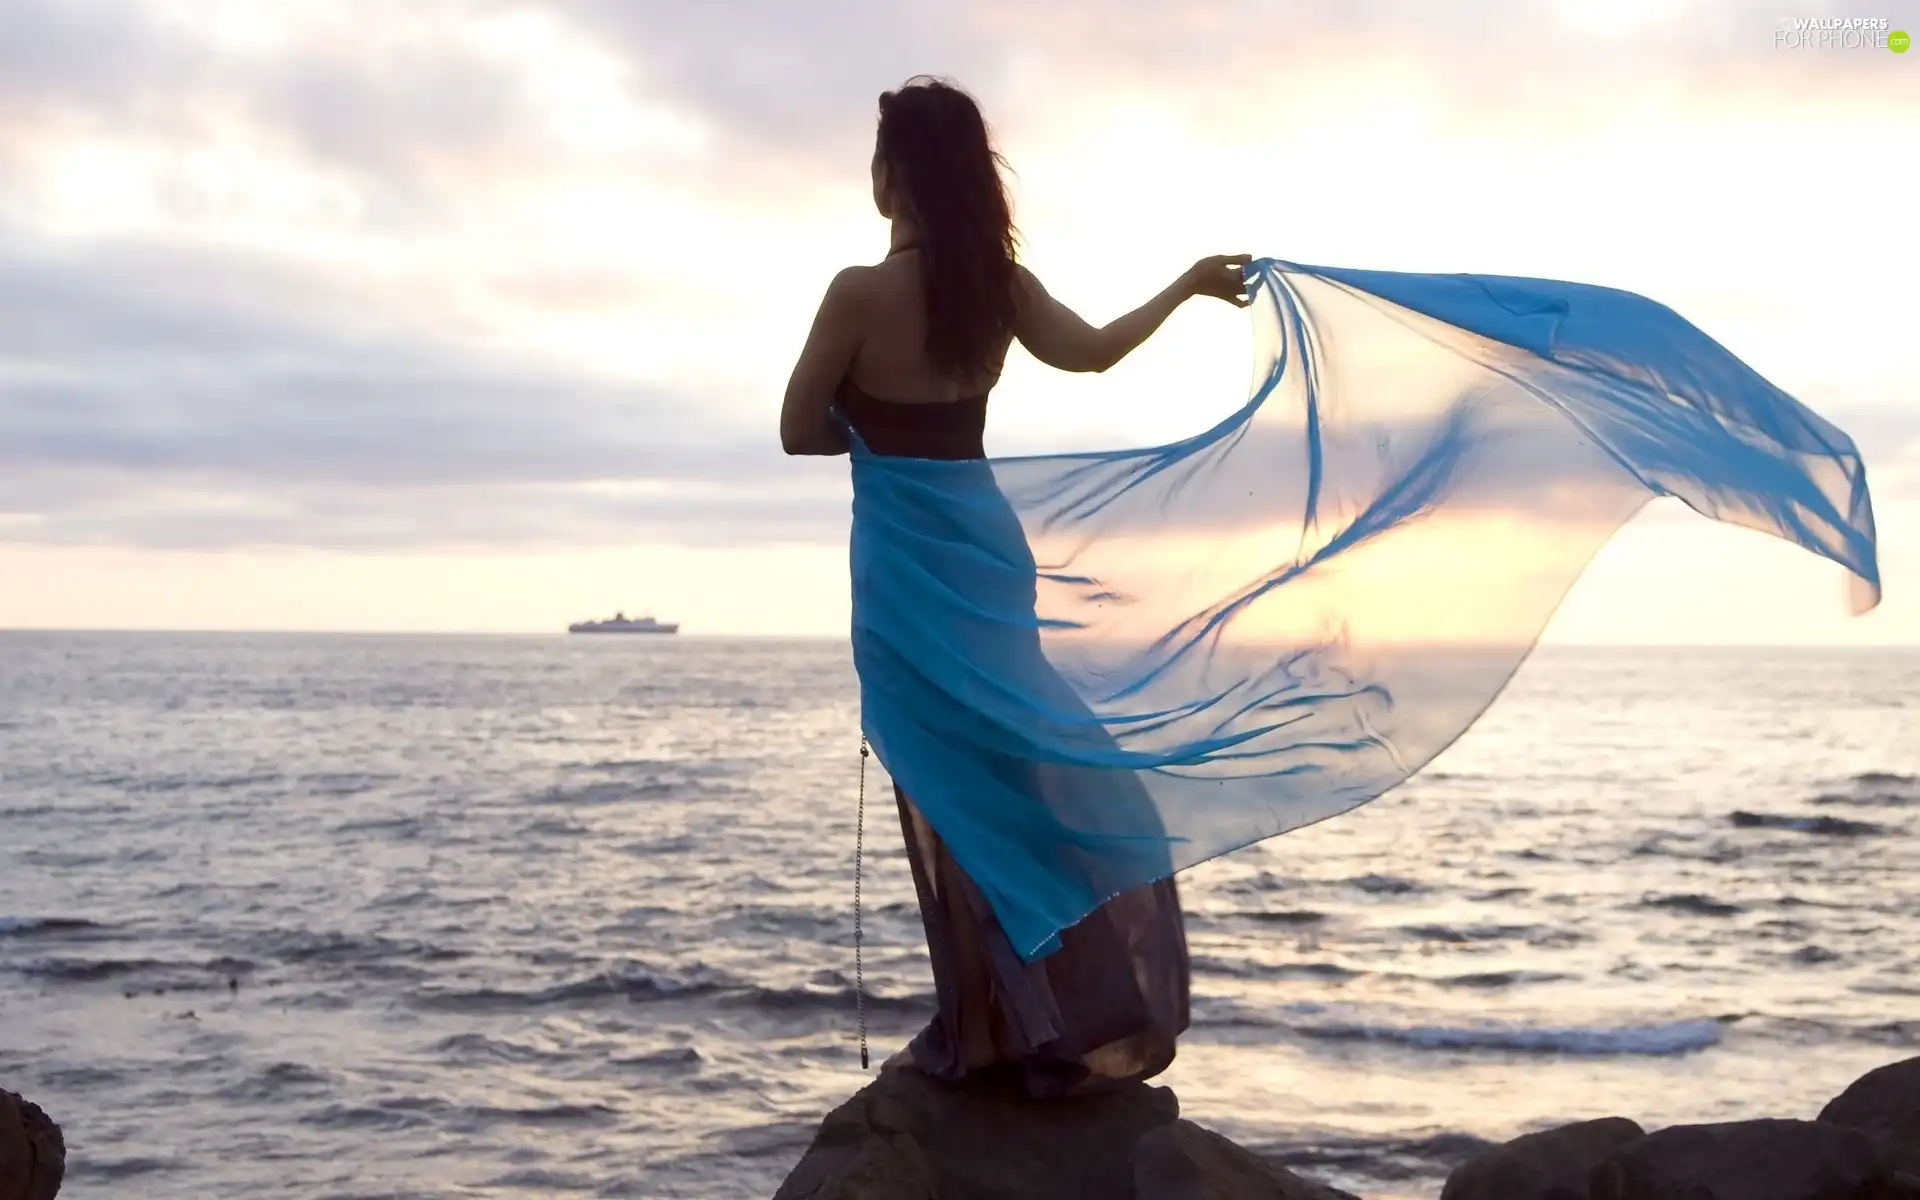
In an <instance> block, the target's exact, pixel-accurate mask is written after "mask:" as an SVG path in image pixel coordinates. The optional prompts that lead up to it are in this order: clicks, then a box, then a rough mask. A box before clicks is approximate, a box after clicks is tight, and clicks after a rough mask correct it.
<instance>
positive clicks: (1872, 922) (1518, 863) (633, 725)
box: [0, 632, 1920, 1200]
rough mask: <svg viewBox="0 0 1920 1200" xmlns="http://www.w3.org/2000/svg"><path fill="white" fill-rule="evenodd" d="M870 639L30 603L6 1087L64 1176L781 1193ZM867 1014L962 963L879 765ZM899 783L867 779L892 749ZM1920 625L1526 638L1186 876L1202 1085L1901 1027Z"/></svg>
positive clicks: (1433, 1185) (1788, 1050)
mask: <svg viewBox="0 0 1920 1200" xmlns="http://www.w3.org/2000/svg"><path fill="white" fill-rule="evenodd" d="M856 710H857V705H856V696H855V682H854V676H853V671H852V666H851V662H850V656H849V650H848V647H847V645H846V644H845V643H844V642H836V641H791V642H785V641H771V640H721V639H706V638H700V637H692V636H682V637H650V638H648V637H636V638H567V637H565V636H556V637H543V636H523V637H512V636H497V637H480V636H471V637H470V636H399V635H394V636H360V635H292V634H289V635H241V634H132V633H124V634H81V633H33V632H16V633H6V634H0V1087H4V1088H8V1089H12V1090H15V1091H18V1092H22V1093H24V1094H25V1095H26V1096H28V1097H29V1098H31V1099H33V1100H35V1101H37V1102H39V1103H40V1104H41V1105H42V1106H44V1107H45V1108H46V1109H47V1110H48V1111H49V1113H50V1114H51V1115H52V1116H53V1117H54V1118H55V1119H56V1120H58V1121H59V1122H60V1124H61V1126H62V1127H63V1128H64V1130H65V1135H66V1142H67V1147H68V1174H67V1180H68V1182H67V1189H68V1191H67V1193H66V1194H71V1195H73V1196H76V1197H141V1198H143V1200H187V1198H192V1200H207V1198H210V1197H211V1198H215V1200H222V1198H226V1197H236V1198H237V1197H260V1196H295V1197H315V1198H319V1197H331V1198H339V1200H345V1198H347V1197H359V1198H367V1200H372V1198H376V1197H380V1198H393V1200H398V1198H402V1197H406V1198H414V1197H421V1198H424V1197H466V1196H515V1197H581V1196H590V1197H663V1198H665V1197H689V1198H691V1197H700V1198H707V1200H727V1198H731V1197H763V1198H764V1197H768V1196H771V1195H772V1193H773V1191H774V1190H775V1188H776V1187H777V1186H778V1184H779V1182H780V1180H781V1179H782V1178H783V1176H784V1175H785V1174H786V1172H787V1171H788V1170H789V1169H791V1168H792V1166H793V1165H794V1163H795V1162H796V1161H797V1160H798V1159H799V1158H800V1156H801V1154H802V1153H803V1151H804V1150H805V1149H806V1146H807V1144H808V1141H809V1139H810V1138H811V1136H812V1133H813V1130H814V1127H815V1124H816V1123H817V1121H818V1120H819V1118H820V1117H821V1115H822V1114H823V1113H825V1112H826V1111H827V1110H828V1109H830V1108H832V1107H833V1106H834V1105H836V1104H838V1103H839V1102H841V1101H842V1100H844V1099H845V1098H846V1097H847V1096H848V1095H850V1094H851V1093H852V1092H853V1091H855V1090H856V1089H857V1088H859V1087H860V1086H861V1085H862V1084H863V1083H865V1082H866V1081H867V1080H868V1078H869V1076H868V1075H867V1074H863V1072H862V1071H861V1069H860V1065H859V1060H858V1049H857V1042H856V1011H855V991H854V976H855V956H854V910H853V890H854V847H855V838H856V829H855V824H856V815H857V805H858V791H857V789H858V787H859V766H860V758H859V752H858V747H859V737H858V725H857V719H856V716H857V712H856ZM866 787H867V795H868V798H869V801H870V803H869V805H868V809H867V814H866V824H865V834H864V837H865V844H866V847H867V855H866V867H865V877H864V881H863V887H864V897H863V899H864V904H865V911H864V928H865V948H864V971H865V979H866V987H867V992H868V1001H867V1009H868V1018H869V1025H870V1036H871V1038H872V1042H873V1061H874V1063H875V1065H876V1066H877V1065H878V1063H879V1062H880V1060H881V1059H882V1058H884V1057H885V1056H886V1055H887V1054H889V1053H891V1052H892V1051H893V1050H895V1049H897V1048H898V1047H899V1046H900V1045H901V1044H903V1043H904V1042H905V1041H906V1040H907V1039H908V1038H909V1037H911V1036H912V1034H913V1033H914V1032H915V1031H916V1030H917V1029H918V1028H919V1027H920V1025H921V1024H923V1023H924V1022H925V1020H926V1018H927V1016H928V1014H929V1011H930V1007H931V1002H932V998H931V990H932V982H931V977H930V974H929V970H928V965H927V958H926V952H925V948H924V941H923V936H922V933H921V931H920V927H919V921H918V913H917V909H916V908H915V906H914V902H913V892H912V883H911V880H910V878H909V876H908V872H907V864H906V859H905V855H904V852H903V849H902V846H901V841H900V834H899V825H898V823H897V820H896V819H895V817H894V814H893V812H892V809H891V805H890V804H889V803H887V802H885V797H887V796H888V789H887V784H886V780H885V776H884V774H883V773H882V772H881V771H880V770H879V768H878V767H874V768H872V769H871V770H870V772H869V775H868V777H867V782H866ZM876 796H878V797H881V798H882V799H880V800H875V797H876ZM1917 821H1920V652H1915V651H1911V650H1898V651H1894V650H1879V651H1873V650H1764V651H1746V650H1671V649H1654V650H1620V649H1576V648H1565V647H1545V648H1542V649H1541V650H1539V651H1538V652H1537V653H1536V654H1535V655H1534V656H1533V657H1532V658H1531V659H1530V660H1529V661H1528V662H1527V664H1526V665H1525V667H1524V668H1523V669H1522V670H1521V672H1520V673H1519V675H1518V676H1517V677H1516V678H1515V679H1514V681H1513V683H1512V685H1511V686H1510V687H1509V688H1508V689H1507V691H1506V692H1505V693H1504V694H1503V696H1502V697H1501V698H1500V699H1499V701H1498V702H1497V703H1495V705H1494V706H1493V707H1492V709H1490V710H1489V711H1488V712H1487V714H1486V715H1485V716H1484V717H1483V718H1482V719H1481V721H1480V722H1479V723H1478V724H1477V725H1476V726H1475V727H1474V728H1473V729H1472V730H1470V731H1469V732H1468V734H1467V735H1466V736H1465V737H1464V738H1463V739H1462V740H1460V741H1459V742H1458V743H1456V744H1455V745H1454V746H1453V747H1452V748H1451V749H1449V750H1448V751H1447V752H1446V753H1445V754H1444V755H1442V756H1441V757H1440V758H1439V759H1438V760H1436V761H1435V762H1434V763H1433V764H1431V766H1430V767H1429V768H1428V769H1427V770H1425V771H1424V772H1422V773H1421V774H1419V775H1418V776H1416V777H1415V778H1414V779H1413V780H1412V781H1411V782H1409V783H1408V784H1406V785H1405V786H1403V787H1401V788H1399V789H1398V790H1396V791H1394V792H1391V793H1389V794H1388V795H1386V796H1384V797H1382V798H1381V799H1379V800H1377V801H1375V802H1374V803H1372V804H1370V805H1367V806H1365V807H1363V808H1361V809H1359V810H1357V811H1355V812H1353V813H1350V814H1348V815H1346V816H1343V817H1340V818H1337V819H1335V820H1332V821H1328V822H1325V823H1323V824H1321V825H1317V826H1314V827H1312V828H1309V829H1304V830H1301V831H1298V832H1296V833H1293V834H1289V835H1286V836H1284V837H1279V838H1275V839H1272V840H1270V841H1268V842H1265V843H1262V844H1259V845H1256V846H1253V847H1249V848H1246V849H1244V850H1241V851H1238V852H1235V853H1233V854H1230V855H1227V856H1225V857H1223V858H1221V859H1218V860H1215V861H1213V862H1211V863H1207V864H1204V865H1202V866H1200V867H1198V868H1195V869H1194V870H1192V871H1190V872H1188V873H1187V874H1185V875H1183V876H1181V888H1182V896H1183V901H1184V904H1185V907H1186V910H1187V930H1188V937H1189V941H1190V945H1191V950H1192V956H1193V965H1194V981H1193V988H1194V1019H1193V1027H1192V1029H1191V1030H1190V1031H1189V1032H1188V1034H1187V1035H1186V1036H1185V1038H1184V1039H1183V1041H1182V1043H1181V1048H1180V1052H1179V1057H1178V1060H1177V1061H1176V1062H1175V1064H1174V1065H1173V1067H1172V1068H1171V1069H1170V1070H1169V1071H1168V1072H1167V1073H1166V1074H1165V1075H1164V1076H1162V1077H1161V1078H1160V1079H1159V1080H1158V1082H1160V1083H1164V1084H1166V1085H1168V1086H1170V1087H1171V1088H1173V1089H1174V1091H1175V1092H1176V1093H1177V1094H1178V1096H1179V1098H1180V1103H1181V1108H1182V1111H1183V1113H1184V1115H1186V1116H1188V1117H1190V1118H1191V1119H1193V1120H1195V1121H1198V1122H1199V1123H1201V1124H1203V1125H1206V1126H1208V1127H1210V1128H1212V1129H1215V1130H1218V1131H1219V1132H1221V1133H1223V1134H1226V1135H1227V1136H1229V1137H1232V1138H1234V1139H1236V1140H1238V1141H1240V1142H1241V1143H1243V1144H1245V1145H1248V1146H1250V1147H1254V1148H1256V1149H1259V1150H1261V1151H1263V1152H1267V1153H1271V1154H1274V1155H1276V1156H1277V1157H1278V1158H1280V1159H1281V1160H1282V1161H1284V1162H1286V1163H1287V1164H1289V1165H1291V1166H1292V1167H1293V1168H1294V1169H1295V1170H1298V1171H1300V1172H1302V1173H1305V1174H1308V1175H1312V1176H1315V1177H1318V1178H1321V1179H1324V1180H1326V1181H1328V1182H1330V1183H1334V1184H1337V1185H1338V1186H1341V1187H1344V1188H1347V1189H1348V1190H1350V1191H1353V1192H1356V1193H1359V1194H1361V1195H1363V1196H1367V1197H1374V1198H1402V1200H1407V1198H1415V1197H1420V1198H1426V1197H1433V1196H1435V1195H1437V1194H1438V1191H1439V1188H1440V1185H1441V1181H1442V1180H1443V1179H1444V1177H1445V1175H1446V1173H1447V1172H1448V1171H1449V1170H1450V1169H1451V1168H1452V1167H1454V1166H1455V1165H1457V1164H1458V1163H1459V1162H1461V1161H1463V1160H1464V1159H1465V1158H1466V1157H1468V1156H1470V1155H1471V1154H1473V1153H1474V1152H1475V1151H1477V1150H1478V1149H1480V1148H1482V1147H1483V1146H1485V1145H1486V1144H1487V1143H1488V1142H1489V1141H1497V1140H1501V1139H1505V1138H1508V1137H1511V1136H1514V1135H1516V1134H1519V1133H1522V1132H1525V1131H1527V1130H1530V1129H1534V1128H1539V1127H1543V1126H1546V1125H1550V1124H1553V1123H1557V1122H1564V1121H1569V1120H1575V1119H1579V1118H1584V1117H1595V1116H1602V1115H1611V1114H1619V1115H1624V1116H1629V1117H1633V1118H1634V1119H1636V1120H1638V1121H1640V1122H1641V1123H1642V1124H1644V1125H1646V1126H1648V1127H1650V1128H1651V1127H1658V1126H1662V1125H1668V1124H1675V1123H1681V1122H1695V1121H1719V1120H1732V1119H1738V1118H1743V1117H1755V1116H1791V1117H1811V1116H1813V1115H1814V1114H1816V1113H1817V1112H1818V1111H1819V1109H1820V1107H1821V1106H1822V1105H1823V1104H1824V1103H1825V1102H1826V1100H1827V1099H1829V1098H1830V1097H1831V1096H1833V1095H1834V1094H1836V1093H1838V1092H1839V1091H1840V1090H1841V1089H1842V1088H1844V1087H1845V1086H1846V1084H1847V1083H1848V1082H1849V1081H1851V1080H1852V1079H1854V1078H1856V1077H1857V1076H1859V1075H1860V1074H1862V1073H1863V1072H1865V1071H1867V1070H1869V1069H1870V1068H1872V1067H1874V1066H1877V1065H1879V1064H1882V1063H1886V1062H1890V1061H1894V1060H1897V1059H1901V1058H1905V1057H1909V1056H1912V1055H1915V1054H1920V906H1917V905H1916V904H1915V902H1914V889H1915V888H1916V886H1920V884H1916V880H1920V870H1917V869H1916V868H1920V838H1916V832H1917V831H1916V822H1917Z"/></svg>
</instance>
